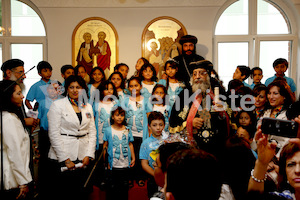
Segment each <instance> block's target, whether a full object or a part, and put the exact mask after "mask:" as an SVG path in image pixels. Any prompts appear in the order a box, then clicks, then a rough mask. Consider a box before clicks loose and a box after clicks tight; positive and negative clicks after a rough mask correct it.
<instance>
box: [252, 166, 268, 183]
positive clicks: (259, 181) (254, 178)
mask: <svg viewBox="0 0 300 200" xmlns="http://www.w3.org/2000/svg"><path fill="white" fill-rule="evenodd" d="M253 173H254V169H252V170H251V178H252V179H253V180H254V181H255V182H258V183H263V182H265V181H266V180H267V177H268V176H267V174H265V178H264V179H257V178H256V177H255V176H254V175H253Z"/></svg>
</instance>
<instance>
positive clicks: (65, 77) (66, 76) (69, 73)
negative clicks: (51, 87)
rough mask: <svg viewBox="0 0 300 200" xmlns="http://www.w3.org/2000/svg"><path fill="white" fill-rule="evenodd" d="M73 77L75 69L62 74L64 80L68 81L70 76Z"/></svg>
mask: <svg viewBox="0 0 300 200" xmlns="http://www.w3.org/2000/svg"><path fill="white" fill-rule="evenodd" d="M71 75H75V73H74V69H67V71H65V73H64V74H62V77H63V78H64V79H67V78H68V77H69V76H71Z"/></svg>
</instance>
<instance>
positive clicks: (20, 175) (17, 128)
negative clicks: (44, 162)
mask: <svg viewBox="0 0 300 200" xmlns="http://www.w3.org/2000/svg"><path fill="white" fill-rule="evenodd" d="M0 148H1V147H0ZM0 156H1V155H0ZM29 160H30V140H29V135H28V133H27V131H26V130H25V128H24V127H23V125H22V122H21V120H20V119H19V118H18V116H17V115H16V114H14V113H10V112H7V111H3V169H4V189H5V190H9V189H13V188H18V186H20V185H25V184H28V183H30V182H31V181H32V177H31V173H30V169H29ZM0 163H1V159H0ZM0 173H1V172H0ZM0 180H1V177H0Z"/></svg>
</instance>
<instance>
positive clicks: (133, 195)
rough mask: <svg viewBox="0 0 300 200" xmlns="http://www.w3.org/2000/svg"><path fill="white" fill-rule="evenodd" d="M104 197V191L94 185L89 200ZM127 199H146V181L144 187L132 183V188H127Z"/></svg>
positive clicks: (103, 198)
mask: <svg viewBox="0 0 300 200" xmlns="http://www.w3.org/2000/svg"><path fill="white" fill-rule="evenodd" d="M105 197H106V196H105V191H102V190H100V189H99V188H98V187H96V186H94V187H93V193H92V194H91V195H90V197H89V200H105V199H106V198H105ZM128 200H148V195H147V181H146V184H145V186H144V187H139V186H138V185H137V184H136V183H134V186H133V188H130V189H129V192H128Z"/></svg>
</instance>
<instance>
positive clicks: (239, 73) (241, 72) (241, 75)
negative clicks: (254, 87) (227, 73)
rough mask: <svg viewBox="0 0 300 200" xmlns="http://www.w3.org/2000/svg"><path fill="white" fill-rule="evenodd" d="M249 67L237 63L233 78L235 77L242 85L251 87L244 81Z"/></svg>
mask: <svg viewBox="0 0 300 200" xmlns="http://www.w3.org/2000/svg"><path fill="white" fill-rule="evenodd" d="M250 72H251V70H250V68H249V67H247V66H245V65H238V66H237V67H236V70H235V72H234V73H233V77H232V78H233V79H237V80H239V81H241V82H243V84H244V86H246V87H249V88H250V87H251V86H250V85H249V84H248V83H246V82H245V80H246V79H247V78H248V77H249V76H250Z"/></svg>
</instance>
